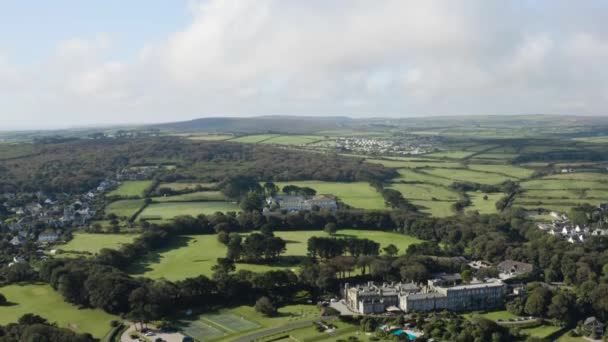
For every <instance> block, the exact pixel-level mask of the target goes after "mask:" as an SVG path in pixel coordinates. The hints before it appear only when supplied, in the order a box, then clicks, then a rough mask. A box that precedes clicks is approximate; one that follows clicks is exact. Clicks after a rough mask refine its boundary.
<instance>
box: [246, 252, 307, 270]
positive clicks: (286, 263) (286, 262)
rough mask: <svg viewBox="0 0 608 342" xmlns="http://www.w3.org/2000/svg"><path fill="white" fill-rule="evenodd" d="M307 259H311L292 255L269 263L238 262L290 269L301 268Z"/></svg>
mask: <svg viewBox="0 0 608 342" xmlns="http://www.w3.org/2000/svg"><path fill="white" fill-rule="evenodd" d="M306 259H309V257H307V256H299V255H290V256H280V257H278V258H276V259H274V260H272V261H268V262H260V263H253V262H238V264H240V265H261V266H272V267H283V268H288V267H295V266H300V265H302V263H303V262H304V261H305V260H306Z"/></svg>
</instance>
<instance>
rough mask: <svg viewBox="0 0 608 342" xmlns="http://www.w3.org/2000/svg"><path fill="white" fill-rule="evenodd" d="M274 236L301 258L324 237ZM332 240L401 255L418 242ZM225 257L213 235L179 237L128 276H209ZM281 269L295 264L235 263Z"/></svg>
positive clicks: (401, 238)
mask: <svg viewBox="0 0 608 342" xmlns="http://www.w3.org/2000/svg"><path fill="white" fill-rule="evenodd" d="M275 235H276V236H278V237H281V238H283V239H284V240H285V241H286V242H287V250H286V252H285V254H284V256H302V257H303V256H306V254H307V243H308V239H309V238H311V237H313V236H328V235H327V234H326V233H325V232H323V231H277V232H275ZM336 237H358V238H367V239H371V240H374V241H376V242H378V243H380V245H381V247H384V246H387V245H389V244H394V245H395V246H397V247H398V248H399V251H400V253H404V252H405V250H406V249H407V247H408V246H410V245H411V244H415V243H419V242H421V240H418V239H416V238H414V237H412V236H408V235H403V234H398V233H391V232H382V231H372V230H354V229H345V230H340V231H338V233H337V235H336ZM225 255H226V246H224V245H223V244H221V243H220V242H219V241H217V235H215V234H214V235H192V236H182V237H180V238H178V239H176V240H175V241H174V242H173V243H172V244H171V246H169V247H168V248H165V249H163V250H160V251H158V252H154V253H151V254H150V255H148V256H147V257H146V258H145V259H144V260H142V261H141V262H140V263H139V264H138V265H136V266H135V267H133V269H131V273H133V274H137V275H143V276H145V277H148V278H153V279H157V278H166V279H169V280H180V279H184V278H188V277H194V276H197V275H200V274H204V275H207V276H210V275H211V273H212V272H211V267H212V266H213V265H215V263H216V261H217V258H222V257H224V256H225ZM285 261H288V260H285ZM294 261H297V260H294ZM290 262H293V261H290ZM284 268H290V269H292V270H295V269H296V268H297V264H292V263H284V262H283V260H279V261H277V262H275V263H274V264H273V265H253V264H242V263H238V264H237V270H238V269H245V270H250V271H253V272H264V271H268V270H272V269H284Z"/></svg>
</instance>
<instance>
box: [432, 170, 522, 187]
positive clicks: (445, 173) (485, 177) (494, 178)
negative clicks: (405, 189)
mask: <svg viewBox="0 0 608 342" xmlns="http://www.w3.org/2000/svg"><path fill="white" fill-rule="evenodd" d="M424 172H425V173H428V174H430V175H433V176H436V177H443V178H446V179H449V180H451V181H452V182H454V181H461V182H471V183H479V184H490V185H492V184H500V183H502V182H504V181H507V180H514V179H515V178H513V177H507V176H504V175H500V174H497V173H490V172H477V171H470V170H465V169H429V170H425V171H424Z"/></svg>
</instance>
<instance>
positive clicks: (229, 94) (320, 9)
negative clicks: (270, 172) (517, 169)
mask: <svg viewBox="0 0 608 342" xmlns="http://www.w3.org/2000/svg"><path fill="white" fill-rule="evenodd" d="M553 4H555V2H546V3H543V4H542V5H541V6H539V8H537V9H533V8H532V9H531V8H527V7H524V6H525V4H524V2H509V3H504V2H499V1H496V2H493V1H486V0H479V1H449V2H445V1H435V0H425V1H414V0H410V1H406V0H394V1H393V0H386V1H373V2H372V1H363V0H361V1H358V0H355V1H348V2H321V1H307V2H299V1H289V0H287V1H282V0H281V1H280V0H259V1H236V0H225V1H220V0H210V1H206V2H202V3H200V2H195V1H192V2H190V3H189V7H190V8H191V11H192V18H191V22H190V23H187V24H185V25H184V27H183V29H182V30H179V31H177V32H167V34H166V36H165V37H158V39H157V40H156V41H154V42H147V43H146V44H145V45H144V46H142V47H141V48H140V50H139V54H138V56H137V57H136V58H133V59H124V60H121V59H116V58H115V57H111V56H114V55H115V54H113V53H112V52H115V49H116V47H115V46H114V45H113V40H114V39H115V38H116V37H111V36H109V35H104V34H103V33H100V34H99V35H98V36H95V37H91V39H86V37H85V38H82V37H81V38H70V39H67V40H65V41H63V42H58V44H57V49H56V51H55V52H54V54H53V55H51V56H48V57H47V58H46V61H45V62H44V63H41V64H40V65H34V66H32V65H28V66H21V65H19V64H18V63H14V62H13V63H11V61H9V60H7V59H6V58H5V59H3V58H2V55H1V54H0V89H6V88H10V89H11V90H12V91H13V92H16V93H18V95H19V96H16V97H14V98H12V99H10V101H8V104H7V107H6V108H7V109H5V110H10V111H11V113H17V114H18V118H19V120H22V121H27V120H30V121H31V120H37V119H38V118H41V117H45V114H46V113H49V112H52V113H61V114H57V115H56V116H55V117H54V118H55V119H54V121H53V122H55V123H57V122H59V123H61V124H65V125H69V124H71V123H72V124H84V123H88V122H95V123H109V122H121V121H130V122H143V121H171V120H179V119H186V118H192V117H199V116H205V115H259V114H318V115H323V114H328V115H329V114H352V115H374V114H376V113H391V114H395V115H399V114H408V115H411V114H446V115H449V114H461V113H468V114H484V113H492V114H495V113H529V112H552V111H553V112H557V113H560V112H564V113H571V112H572V111H573V110H574V111H576V113H580V114H604V110H605V106H606V104H607V100H606V89H608V75H607V74H606V71H605V70H607V68H606V66H607V65H606V57H608V38H607V36H606V35H607V34H608V32H604V31H603V30H602V27H603V26H602V25H599V24H598V23H596V22H595V21H597V20H598V19H593V20H587V21H585V18H586V17H587V15H590V18H596V17H597V16H594V15H593V14H594V13H597V11H598V9H597V8H595V7H592V6H588V7H589V8H587V7H584V6H581V7H580V8H578V9H577V11H574V12H573V13H566V11H564V8H568V7H567V6H566V7H564V6H561V5H559V4H558V5H555V6H552V5H553ZM535 11H537V12H535ZM541 12H542V13H543V16H542V18H541V19H538V18H539V17H538V15H537V14H538V13H541ZM573 16H574V17H573ZM564 18H568V19H569V20H570V21H572V22H576V25H570V26H568V27H563V26H562V25H561V23H563V21H564ZM75 36H77V33H75ZM119 55H120V54H119ZM2 87H4V88H2ZM0 96H1V95H0ZM11 120H13V121H11ZM37 121H40V120H37ZM11 122H14V119H6V118H5V116H3V115H0V125H7V124H10V123H11Z"/></svg>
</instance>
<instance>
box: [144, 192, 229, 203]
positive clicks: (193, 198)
mask: <svg viewBox="0 0 608 342" xmlns="http://www.w3.org/2000/svg"><path fill="white" fill-rule="evenodd" d="M224 200H226V196H224V194H223V193H222V192H221V191H197V192H191V193H188V194H183V195H175V196H164V197H152V201H153V202H159V203H163V202H201V201H224Z"/></svg>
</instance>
